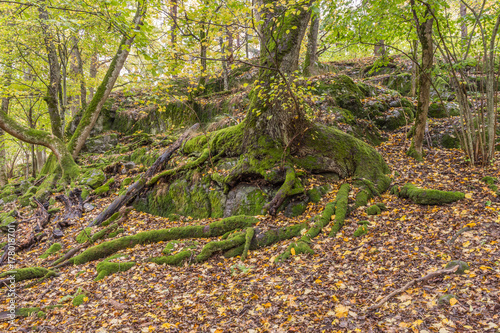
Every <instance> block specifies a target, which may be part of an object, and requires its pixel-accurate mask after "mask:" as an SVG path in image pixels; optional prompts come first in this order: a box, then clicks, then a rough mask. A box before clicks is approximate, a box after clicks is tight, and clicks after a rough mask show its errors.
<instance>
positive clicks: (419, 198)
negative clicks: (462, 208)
mask: <svg viewBox="0 0 500 333" xmlns="http://www.w3.org/2000/svg"><path fill="white" fill-rule="evenodd" d="M399 196H400V197H401V198H408V199H410V200H411V201H413V202H414V203H416V204H419V205H444V204H447V203H452V202H455V201H458V200H461V199H463V198H465V194H464V193H462V192H447V191H440V190H428V189H422V188H418V187H416V186H415V185H413V184H410V183H408V184H406V185H405V186H403V187H402V188H401V191H400V192H399Z"/></svg>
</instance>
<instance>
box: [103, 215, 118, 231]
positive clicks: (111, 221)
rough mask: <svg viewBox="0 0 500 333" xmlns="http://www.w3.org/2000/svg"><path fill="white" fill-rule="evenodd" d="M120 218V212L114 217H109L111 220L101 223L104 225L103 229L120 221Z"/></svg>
mask: <svg viewBox="0 0 500 333" xmlns="http://www.w3.org/2000/svg"><path fill="white" fill-rule="evenodd" d="M119 217H120V213H119V212H116V213H114V214H113V215H111V216H110V217H109V219H107V220H106V221H104V222H102V223H101V225H102V226H103V227H106V226H108V225H109V224H110V223H113V222H115V221H116V220H118V218H119Z"/></svg>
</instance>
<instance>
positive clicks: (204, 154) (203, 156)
mask: <svg viewBox="0 0 500 333" xmlns="http://www.w3.org/2000/svg"><path fill="white" fill-rule="evenodd" d="M209 156H210V149H208V148H207V149H205V150H203V152H202V153H201V156H200V157H198V158H197V159H196V160H194V161H191V162H189V163H186V164H183V165H181V166H179V167H177V168H173V169H169V170H165V171H163V172H160V173H159V174H157V175H156V176H154V177H153V178H151V179H150V180H149V181H148V182H147V184H146V186H153V185H154V184H156V182H157V181H158V180H160V179H161V178H163V177H168V176H171V175H174V174H176V173H177V172H179V171H182V170H188V169H192V168H195V167H197V166H199V165H201V164H203V163H204V162H205V161H206V160H207V159H208V157H209Z"/></svg>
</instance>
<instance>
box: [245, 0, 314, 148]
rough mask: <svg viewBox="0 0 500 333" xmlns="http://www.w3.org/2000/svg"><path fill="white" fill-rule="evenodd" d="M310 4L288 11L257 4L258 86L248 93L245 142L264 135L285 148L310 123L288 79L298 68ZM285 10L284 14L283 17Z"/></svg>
mask: <svg viewBox="0 0 500 333" xmlns="http://www.w3.org/2000/svg"><path fill="white" fill-rule="evenodd" d="M313 1H314V0H306V1H303V2H299V3H297V4H295V5H291V6H290V7H289V8H284V7H283V6H282V5H280V4H279V3H276V2H274V1H271V0H263V1H262V2H261V3H260V5H261V8H262V12H261V13H259V15H260V17H261V20H260V21H261V22H263V23H262V25H261V26H260V27H259V28H258V32H257V33H258V34H259V38H260V44H261V46H260V70H259V81H260V84H259V85H257V86H256V87H255V88H254V90H253V91H252V93H251V94H252V101H251V103H250V108H249V112H248V114H247V117H246V129H245V140H246V141H248V140H255V139H256V138H258V137H259V136H261V135H264V136H267V137H270V138H271V139H273V140H276V141H277V142H279V143H282V144H283V145H284V146H287V145H288V144H289V143H290V142H291V140H292V139H293V138H294V137H296V135H297V134H298V133H301V132H303V131H304V129H305V128H306V127H307V126H308V124H309V122H308V121H307V120H306V118H305V115H304V112H303V110H302V108H301V105H300V103H299V101H298V100H297V96H295V94H294V92H293V89H291V85H292V84H293V83H292V82H291V80H292V78H293V72H294V71H296V70H297V69H298V63H299V53H300V45H301V43H302V40H303V38H304V35H305V32H306V30H307V25H308V22H309V18H310V15H311V14H310V10H309V9H310V7H311V5H312V3H313ZM285 10H286V11H288V13H287V15H283V11H285ZM278 23H279V26H278Z"/></svg>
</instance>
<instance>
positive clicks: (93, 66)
mask: <svg viewBox="0 0 500 333" xmlns="http://www.w3.org/2000/svg"><path fill="white" fill-rule="evenodd" d="M98 62H99V56H98V54H97V51H95V52H94V53H92V56H91V57H90V68H89V77H90V80H91V82H92V83H91V85H90V87H89V99H90V100H92V99H93V98H94V93H95V91H94V81H95V79H96V77H97V67H98ZM85 105H87V103H85Z"/></svg>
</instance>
